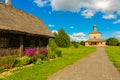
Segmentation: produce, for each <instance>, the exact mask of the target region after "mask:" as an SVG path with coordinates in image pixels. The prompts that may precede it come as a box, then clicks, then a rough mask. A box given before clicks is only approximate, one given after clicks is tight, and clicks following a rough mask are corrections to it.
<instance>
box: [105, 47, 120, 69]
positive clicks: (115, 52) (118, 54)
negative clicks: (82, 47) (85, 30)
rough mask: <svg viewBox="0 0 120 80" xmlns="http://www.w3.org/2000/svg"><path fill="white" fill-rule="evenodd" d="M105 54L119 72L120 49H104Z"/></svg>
mask: <svg viewBox="0 0 120 80" xmlns="http://www.w3.org/2000/svg"><path fill="white" fill-rule="evenodd" d="M106 52H107V53H108V56H109V58H110V60H111V61H112V62H113V64H114V65H115V66H116V67H117V69H118V70H119V71H120V47H106Z"/></svg>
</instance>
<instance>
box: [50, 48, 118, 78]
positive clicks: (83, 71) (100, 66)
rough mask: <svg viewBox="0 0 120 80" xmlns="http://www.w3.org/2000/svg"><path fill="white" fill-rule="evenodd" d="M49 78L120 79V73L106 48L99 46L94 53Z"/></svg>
mask: <svg viewBox="0 0 120 80" xmlns="http://www.w3.org/2000/svg"><path fill="white" fill-rule="evenodd" d="M48 80H120V73H119V72H118V71H117V69H116V68H115V67H114V65H112V63H111V62H110V61H109V60H108V57H107V54H106V53H105V51H104V48H102V47H98V48H97V51H96V52H94V53H93V54H91V55H89V56H87V57H86V58H83V59H81V60H79V61H78V62H76V63H75V64H72V65H70V66H68V67H66V68H64V69H62V70H60V71H58V72H57V73H55V74H53V75H52V76H50V77H49V78H48Z"/></svg>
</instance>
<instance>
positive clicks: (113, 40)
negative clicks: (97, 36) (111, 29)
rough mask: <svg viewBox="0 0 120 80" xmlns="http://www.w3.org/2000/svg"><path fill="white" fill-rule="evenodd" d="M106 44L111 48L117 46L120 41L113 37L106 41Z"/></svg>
mask: <svg viewBox="0 0 120 80" xmlns="http://www.w3.org/2000/svg"><path fill="white" fill-rule="evenodd" d="M106 44H107V45H109V46H117V45H118V44H119V40H118V39H117V38H114V37H111V38H108V39H107V40H106Z"/></svg>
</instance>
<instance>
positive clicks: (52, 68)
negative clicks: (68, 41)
mask: <svg viewBox="0 0 120 80" xmlns="http://www.w3.org/2000/svg"><path fill="white" fill-rule="evenodd" d="M61 50H62V53H63V57H62V58H59V59H55V60H52V61H48V62H46V63H44V64H41V65H35V66H32V67H29V68H25V69H21V70H18V71H15V72H14V74H13V75H11V76H8V77H6V78H4V79H3V80H46V79H47V77H48V76H49V75H51V74H53V73H55V72H57V71H58V70H60V69H62V68H64V67H65V66H67V65H70V64H73V63H74V62H76V61H77V60H78V59H80V58H83V57H85V56H87V55H88V54H90V53H91V52H93V51H95V48H92V47H80V48H66V49H65V48H61Z"/></svg>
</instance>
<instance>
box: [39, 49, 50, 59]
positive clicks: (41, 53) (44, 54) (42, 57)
mask: <svg viewBox="0 0 120 80" xmlns="http://www.w3.org/2000/svg"><path fill="white" fill-rule="evenodd" d="M47 54H48V51H47V50H46V49H44V48H41V49H40V54H39V55H40V58H41V59H42V60H44V58H45V57H46V56H47Z"/></svg>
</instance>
